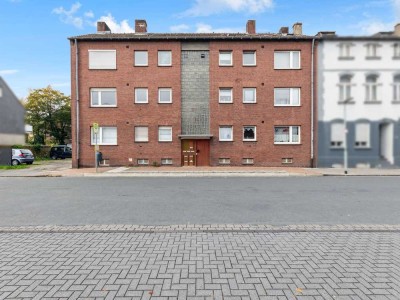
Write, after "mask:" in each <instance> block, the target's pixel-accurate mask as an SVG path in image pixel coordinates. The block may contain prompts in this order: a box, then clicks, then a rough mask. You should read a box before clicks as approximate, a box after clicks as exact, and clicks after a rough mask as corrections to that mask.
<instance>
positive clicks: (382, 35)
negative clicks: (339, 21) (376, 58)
mask: <svg viewBox="0 0 400 300" xmlns="http://www.w3.org/2000/svg"><path fill="white" fill-rule="evenodd" d="M321 39H322V40H342V41H350V40H352V41H400V36H397V35H395V34H394V32H393V31H382V32H378V33H375V34H373V35H367V36H358V35H356V36H338V35H336V34H329V35H323V36H321Z"/></svg>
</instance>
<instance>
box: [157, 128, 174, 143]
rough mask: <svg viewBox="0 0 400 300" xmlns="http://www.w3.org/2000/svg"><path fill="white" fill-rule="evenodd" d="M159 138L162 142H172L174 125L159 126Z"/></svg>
mask: <svg viewBox="0 0 400 300" xmlns="http://www.w3.org/2000/svg"><path fill="white" fill-rule="evenodd" d="M158 140H159V141H160V142H171V141H172V127H159V128H158Z"/></svg>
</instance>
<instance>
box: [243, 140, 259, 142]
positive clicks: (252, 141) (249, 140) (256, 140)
mask: <svg viewBox="0 0 400 300" xmlns="http://www.w3.org/2000/svg"><path fill="white" fill-rule="evenodd" d="M243 142H257V140H243Z"/></svg>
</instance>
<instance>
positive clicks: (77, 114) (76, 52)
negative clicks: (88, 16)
mask: <svg viewBox="0 0 400 300" xmlns="http://www.w3.org/2000/svg"><path fill="white" fill-rule="evenodd" d="M78 66H79V51H78V40H77V39H75V99H76V101H75V105H76V107H75V112H76V116H75V117H76V143H75V147H76V161H77V167H78V168H79V152H80V151H79V150H80V149H79V76H78V70H79V68H78Z"/></svg>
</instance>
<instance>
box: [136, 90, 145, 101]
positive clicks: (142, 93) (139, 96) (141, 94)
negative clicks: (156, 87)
mask: <svg viewBox="0 0 400 300" xmlns="http://www.w3.org/2000/svg"><path fill="white" fill-rule="evenodd" d="M147 94H148V93H147V89H146V88H137V89H135V103H147V102H148V95H147Z"/></svg>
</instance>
